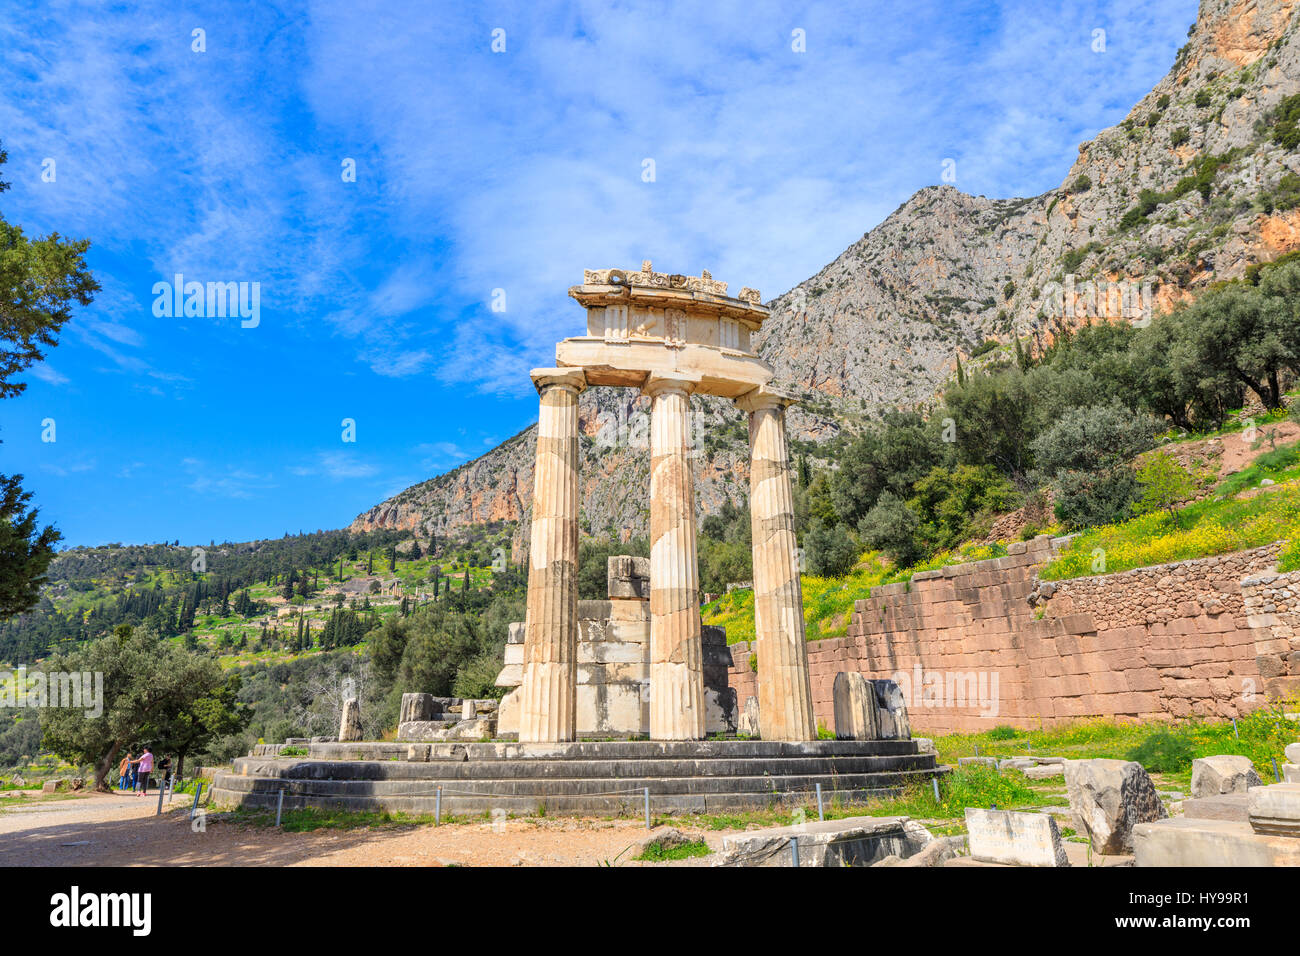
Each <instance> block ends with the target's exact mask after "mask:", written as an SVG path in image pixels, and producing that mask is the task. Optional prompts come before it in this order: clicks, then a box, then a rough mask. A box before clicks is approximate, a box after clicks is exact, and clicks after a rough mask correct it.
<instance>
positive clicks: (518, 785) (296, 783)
mask: <svg viewBox="0 0 1300 956" xmlns="http://www.w3.org/2000/svg"><path fill="white" fill-rule="evenodd" d="M933 773H934V772H933V771H932V770H897V771H892V772H884V773H857V774H836V775H835V776H830V775H826V774H812V775H791V776H782V777H772V776H769V775H763V774H757V775H753V776H729V777H721V776H720V777H700V776H688V777H630V778H624V779H617V780H611V779H607V778H595V779H593V778H589V777H562V778H552V777H545V778H527V779H507V778H498V779H486V780H485V779H478V780H465V779H454V778H451V779H446V780H355V779H354V780H339V779H326V780H318V779H295V778H284V777H242V776H238V775H236V774H225V773H223V774H220V775H218V777H217V779H216V780H215V781H214V783H213V786H214V789H216V790H225V791H230V792H232V793H244V794H248V793H278V792H279V791H280V790H282V789H283V790H284V791H285V793H286V795H288V794H303V795H321V796H329V795H337V796H354V797H365V796H376V797H379V796H429V797H432V796H435V794H436V791H437V788H438V786H442V788H443V796H444V799H445V798H446V797H447V796H450V795H452V793H453V792H455V793H456V794H460V795H470V794H473V795H476V796H478V795H481V796H498V795H499V796H503V797H505V796H510V797H516V796H517V797H532V798H541V797H549V796H585V795H591V796H599V795H605V794H612V793H613V792H614V791H624V790H627V791H634V792H637V791H641V790H643V789H644V788H646V787H649V788H650V792H651V796H652V797H653V796H654V795H655V794H678V793H724V792H735V793H742V792H743V793H773V792H777V791H788V790H802V791H813V790H814V789H815V788H816V785H817V784H818V783H820V784H821V785H822V788H823V790H829V789H831V788H834V789H838V790H855V789H872V790H879V789H896V788H899V787H902V786H905V785H907V784H908V783H910V782H913V781H921V782H923V781H925V780H928V779H929V778H930V777H931V776H933Z"/></svg>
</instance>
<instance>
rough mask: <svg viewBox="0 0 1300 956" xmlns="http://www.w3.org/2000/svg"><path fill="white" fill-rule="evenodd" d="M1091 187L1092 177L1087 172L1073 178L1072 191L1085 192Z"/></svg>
mask: <svg viewBox="0 0 1300 956" xmlns="http://www.w3.org/2000/svg"><path fill="white" fill-rule="evenodd" d="M1091 188H1092V178H1091V177H1090V176H1089V175H1088V174H1087V173H1080V174H1079V175H1078V176H1077V177H1075V180H1074V186H1073V191H1074V192H1076V193H1086V192H1087V191H1088V190H1089V189H1091Z"/></svg>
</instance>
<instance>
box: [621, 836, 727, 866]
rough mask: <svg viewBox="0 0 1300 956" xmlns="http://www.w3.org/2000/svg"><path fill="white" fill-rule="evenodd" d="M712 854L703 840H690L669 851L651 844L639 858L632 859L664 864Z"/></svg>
mask: <svg viewBox="0 0 1300 956" xmlns="http://www.w3.org/2000/svg"><path fill="white" fill-rule="evenodd" d="M712 852H713V851H712V850H710V849H709V845H708V844H707V843H705V842H704V841H703V840H692V841H691V842H690V843H683V844H681V845H679V846H675V847H672V848H670V849H664V847H663V845H662V844H659V843H652V844H650V845H649V846H648V847H646V848H645V850H644V851H643V852H642V853H641V855H640V856H635V857H633V858H632V859H634V860H645V861H646V862H649V863H666V862H668V861H669V860H689V859H692V858H693V857H697V856H708V855H709V854H710V853H712Z"/></svg>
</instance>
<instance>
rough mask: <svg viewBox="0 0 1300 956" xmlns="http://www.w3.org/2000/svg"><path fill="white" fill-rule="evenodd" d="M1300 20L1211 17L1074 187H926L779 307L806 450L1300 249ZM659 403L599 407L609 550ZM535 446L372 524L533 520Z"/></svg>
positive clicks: (714, 427) (633, 494)
mask: <svg viewBox="0 0 1300 956" xmlns="http://www.w3.org/2000/svg"><path fill="white" fill-rule="evenodd" d="M1298 5H1300V0H1202V3H1201V7H1200V11H1199V14H1198V17H1197V21H1196V23H1195V24H1194V25H1193V26H1192V28H1191V29H1190V30H1189V32H1188V42H1187V44H1186V45H1185V46H1184V47H1183V48H1182V49H1181V50H1180V51H1179V52H1178V55H1177V57H1176V59H1175V62H1174V64H1173V67H1172V68H1171V69H1170V71H1169V73H1168V74H1167V75H1166V76H1165V78H1164V79H1163V80H1161V81H1160V83H1159V84H1158V85H1157V86H1156V87H1155V88H1154V89H1153V90H1152V91H1151V92H1150V93H1148V94H1147V95H1146V96H1145V97H1144V98H1143V99H1142V100H1141V101H1140V102H1139V103H1137V104H1136V105H1135V106H1134V107H1133V109H1132V110H1131V111H1130V112H1129V114H1128V116H1127V117H1126V118H1125V119H1124V120H1123V122H1121V123H1120V124H1118V125H1117V126H1113V127H1110V128H1109V129H1106V130H1103V131H1102V132H1101V133H1099V134H1098V135H1097V137H1096V138H1095V139H1093V140H1092V141H1090V142H1086V143H1082V144H1080V146H1079V154H1078V157H1077V159H1076V160H1075V162H1074V165H1073V166H1072V167H1071V169H1070V172H1069V174H1068V175H1067V176H1066V178H1065V181H1064V182H1063V183H1062V184H1061V186H1060V187H1059V188H1057V189H1054V190H1050V191H1049V192H1046V193H1044V194H1042V195H1040V196H1034V197H1031V198H1026V199H1005V200H996V199H986V198H983V197H973V196H968V195H966V194H964V193H962V192H960V191H958V190H957V189H955V188H953V187H951V186H935V187H928V188H926V189H922V190H921V191H919V192H918V193H916V194H915V195H914V196H912V197H911V198H910V199H909V200H908V201H907V202H906V203H904V204H903V205H902V206H900V207H899V208H898V209H897V210H896V211H895V212H894V213H893V214H892V215H890V216H889V217H888V218H887V219H886V220H885V221H884V222H882V223H881V224H880V225H878V226H877V227H876V228H874V229H872V230H871V231H870V232H868V233H867V234H866V235H864V236H863V237H862V238H861V239H860V240H858V241H857V242H855V243H854V244H853V245H852V246H850V247H849V248H848V249H846V250H845V251H844V252H843V253H842V254H841V255H840V256H839V257H838V258H837V259H836V260H835V261H834V262H832V263H830V264H829V265H827V266H826V267H825V268H824V269H822V270H821V271H820V272H818V273H817V274H816V275H814V276H812V277H810V278H809V279H807V280H805V281H804V282H801V283H800V284H799V285H797V286H796V287H795V288H793V289H791V290H789V291H788V292H786V293H785V294H783V295H781V296H779V297H777V298H776V299H775V300H773V301H772V302H770V303H769V305H770V306H771V308H772V317H771V318H770V319H769V320H768V321H767V322H766V323H765V325H764V328H763V330H762V332H761V333H760V334H759V336H758V338H757V342H758V351H759V354H761V355H762V356H763V357H764V358H765V359H766V360H767V361H768V362H770V363H771V364H772V366H773V367H774V368H775V369H776V373H777V379H778V382H780V383H782V384H784V385H786V386H787V387H789V388H791V389H793V390H794V391H795V392H796V393H798V394H800V395H801V396H802V397H803V399H804V402H803V405H802V407H801V408H799V409H797V410H794V411H792V413H791V420H790V433H791V441H792V445H794V446H795V447H796V448H797V449H799V450H800V451H803V452H806V453H811V454H814V455H815V452H816V444H817V443H819V442H821V441H824V440H826V439H827V438H830V437H832V436H834V435H836V434H838V433H839V432H840V430H841V429H843V428H846V427H848V428H852V427H855V425H856V424H857V423H858V422H860V421H862V420H863V419H864V418H868V417H871V416H873V415H875V414H876V413H878V412H879V410H880V409H881V408H883V407H887V406H898V405H921V404H924V403H926V402H927V401H929V400H931V399H932V398H933V396H934V395H935V392H936V391H937V390H938V389H939V388H940V387H941V386H942V385H943V384H944V382H945V381H946V380H947V379H948V378H949V377H950V376H951V375H952V373H953V369H954V365H955V361H956V358H957V356H958V355H960V356H961V357H962V360H963V361H964V362H969V361H970V356H971V353H972V352H974V353H976V354H977V355H996V354H998V353H999V352H1005V349H1006V348H1008V346H1007V343H1009V342H1011V340H1012V338H1013V337H1020V338H1022V339H1024V338H1026V337H1028V338H1029V339H1030V340H1031V341H1032V340H1034V339H1037V340H1038V341H1039V343H1040V344H1041V343H1042V342H1043V340H1044V339H1046V338H1049V337H1050V336H1051V335H1052V334H1053V332H1054V330H1056V329H1059V328H1061V327H1062V326H1070V325H1077V324H1079V323H1082V322H1083V321H1085V320H1089V319H1094V320H1095V319H1110V320H1120V319H1124V320H1128V321H1142V320H1143V319H1144V317H1145V316H1149V314H1150V313H1151V311H1152V310H1158V309H1163V308H1168V307H1169V306H1171V305H1173V304H1175V303H1176V302H1178V301H1180V300H1182V299H1185V298H1187V297H1189V296H1192V295H1194V294H1195V293H1196V291H1197V290H1198V289H1200V288H1203V287H1204V286H1206V285H1207V284H1209V283H1211V282H1215V281H1219V280H1224V279H1233V278H1238V277H1240V276H1242V275H1243V274H1244V273H1245V270H1246V269H1247V267H1248V266H1250V265H1251V264H1253V263H1256V262H1260V261H1268V260H1270V259H1272V258H1275V257H1276V256H1277V255H1279V254H1281V253H1284V252H1287V251H1289V250H1291V249H1294V248H1297V247H1300V153H1298V152H1297V144H1298V143H1300V129H1297V127H1296V124H1295V122H1294V121H1293V120H1292V119H1291V118H1289V117H1288V116H1286V115H1282V114H1283V113H1284V110H1283V109H1282V107H1283V106H1285V105H1287V104H1284V103H1283V101H1284V100H1285V99H1286V98H1287V97H1290V96H1293V95H1295V94H1296V93H1300V44H1297V42H1296V32H1297V27H1296V24H1297V21H1298V20H1300V17H1296V16H1295V13H1296V8H1297V6H1298ZM1296 112H1297V113H1298V114H1300V109H1297V111H1296ZM1296 119H1300V116H1297V117H1296ZM696 401H697V402H698V403H699V404H698V405H697V408H698V409H699V411H700V413H701V415H702V423H703V424H702V441H701V448H700V457H699V458H698V460H697V466H696V467H697V479H696V481H697V485H696V486H697V506H698V508H699V510H700V511H701V512H704V513H708V512H712V511H714V510H716V509H717V508H719V507H720V506H721V504H722V502H723V501H724V500H725V499H727V498H731V499H732V500H734V501H736V502H740V501H741V500H743V499H744V497H745V495H746V490H747V458H748V451H747V437H746V432H745V428H744V423H743V418H742V416H741V415H740V414H739V413H738V412H737V411H735V409H734V408H731V407H730V406H729V404H727V403H722V402H716V401H713V400H700V399H697V400H696ZM646 407H647V406H646V404H645V403H644V401H643V400H642V399H641V398H640V397H639V395H638V394H637V393H636V392H635V391H629V390H618V389H604V388H602V389H593V390H591V391H588V392H586V393H584V395H583V397H582V403H581V423H582V431H583V435H584V440H583V444H584V447H583V471H582V479H581V480H582V489H581V493H582V514H583V520H584V530H585V531H587V532H588V533H593V534H603V533H607V532H612V533H615V534H620V535H623V536H625V537H626V536H627V535H630V534H642V533H644V532H645V529H646V524H647V520H648V513H647V502H646V491H645V489H646V488H647V487H648V481H649V463H648V453H647V451H646V450H645V445H644V442H643V441H639V440H638V439H639V438H640V437H641V436H642V435H643V434H644V432H643V429H642V426H641V424H640V423H641V422H642V421H643V416H644V414H645V409H646ZM533 447H534V442H533V429H531V428H530V429H527V430H525V431H524V432H521V433H520V434H518V435H516V436H515V437H514V438H512V439H510V440H509V441H507V442H505V443H504V444H502V445H500V446H499V447H497V448H495V449H493V450H492V451H490V452H488V453H487V454H486V455H483V456H482V457H481V458H478V459H476V460H474V461H472V462H469V463H467V464H465V465H462V466H461V467H459V468H457V469H455V470H454V471H452V472H449V473H448V474H445V475H441V476H439V477H436V478H433V479H430V480H429V481H426V482H423V483H421V484H418V485H415V486H413V487H411V488H408V489H406V490H405V491H403V492H401V493H400V494H398V495H396V496H395V497H393V498H391V499H389V500H388V501H385V502H383V503H381V504H379V505H376V506H375V507H374V508H372V509H370V510H369V511H367V512H365V513H364V514H362V515H359V516H358V517H357V518H356V520H355V521H354V522H353V523H352V526H351V527H352V528H353V529H354V530H365V529H373V528H379V527H390V528H391V527H397V528H405V529H410V530H412V531H416V532H417V533H420V534H428V533H430V532H437V533H440V534H441V533H447V532H449V531H454V530H455V529H456V528H458V527H463V526H466V525H469V524H475V523H481V522H486V521H493V520H507V521H517V520H519V519H520V518H523V517H525V516H526V514H527V511H528V504H529V497H530V495H531V490H532V466H533ZM521 525H522V526H523V527H525V528H526V522H522V523H521Z"/></svg>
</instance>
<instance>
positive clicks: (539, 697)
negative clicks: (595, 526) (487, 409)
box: [519, 368, 586, 743]
mask: <svg viewBox="0 0 1300 956" xmlns="http://www.w3.org/2000/svg"><path fill="white" fill-rule="evenodd" d="M532 377H533V384H534V385H536V386H537V392H538V394H539V395H540V396H541V411H540V414H539V415H538V421H537V467H536V469H535V470H534V472H533V525H532V537H531V539H530V541H529V550H528V610H527V614H526V617H525V624H524V674H523V683H522V684H521V686H520V689H519V740H520V742H521V743H527V742H547V743H550V742H556V741H563V740H575V739H577V736H578V394H579V393H580V392H581V391H582V389H583V388H584V387H586V379H585V377H584V375H583V373H582V371H581V370H580V369H561V368H543V369H533V372H532Z"/></svg>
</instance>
